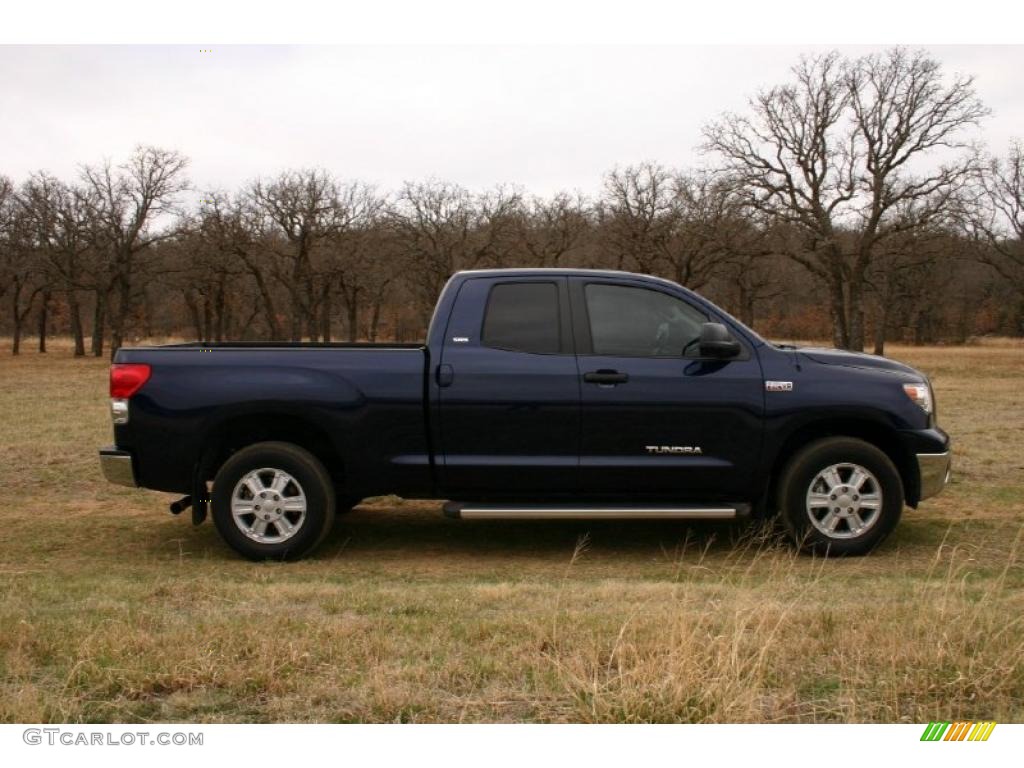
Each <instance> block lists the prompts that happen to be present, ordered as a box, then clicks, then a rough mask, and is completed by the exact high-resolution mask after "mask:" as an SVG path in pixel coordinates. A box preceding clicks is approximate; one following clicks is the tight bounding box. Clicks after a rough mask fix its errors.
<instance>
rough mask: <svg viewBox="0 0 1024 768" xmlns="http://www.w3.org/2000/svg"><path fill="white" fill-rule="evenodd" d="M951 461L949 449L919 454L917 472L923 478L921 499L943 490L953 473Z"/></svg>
mask: <svg viewBox="0 0 1024 768" xmlns="http://www.w3.org/2000/svg"><path fill="white" fill-rule="evenodd" d="M951 463H952V461H951V457H950V452H949V451H946V452H945V453H919V454H917V472H918V476H919V477H920V478H921V495H920V500H922V501H923V500H924V499H927V498H931V497H932V496H935V495H936V494H938V493H941V492H942V489H943V488H945V487H946V485H947V484H948V483H949V478H950V476H951V475H952V469H951Z"/></svg>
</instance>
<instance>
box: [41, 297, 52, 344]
mask: <svg viewBox="0 0 1024 768" xmlns="http://www.w3.org/2000/svg"><path fill="white" fill-rule="evenodd" d="M49 310H50V291H49V290H45V291H43V301H42V303H41V304H40V305H39V351H40V353H43V354H45V353H46V322H47V320H48V319H49V317H48V315H49Z"/></svg>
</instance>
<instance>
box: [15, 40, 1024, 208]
mask: <svg viewBox="0 0 1024 768" xmlns="http://www.w3.org/2000/svg"><path fill="white" fill-rule="evenodd" d="M812 50H814V49H813V48H812V47H810V46H801V47H794V46H774V47H756V48H755V47H746V46H732V47H692V46H690V47H656V46H649V47H420V48H413V47H285V46H227V47H214V48H213V50H212V52H211V53H205V52H200V49H199V48H198V47H195V46H193V47H185V46H117V47H45V46H0V105H2V111H3V120H2V121H0V147H2V154H0V173H3V174H6V175H8V176H11V177H13V178H15V179H18V180H20V179H21V178H23V177H24V176H25V175H26V174H27V173H29V172H30V171H32V170H37V169H46V170H49V171H51V172H53V173H55V174H57V175H59V176H62V177H65V178H70V177H72V176H73V175H74V174H75V173H76V168H77V165H78V164H79V163H82V162H97V161H100V160H101V159H103V158H104V157H109V158H111V159H113V160H114V161H118V160H120V159H121V158H123V157H125V156H126V155H127V153H128V152H129V151H130V150H131V148H132V146H133V145H135V144H137V143H145V144H155V145H158V146H162V147H167V148H174V149H178V150H180V151H182V152H184V153H185V154H186V155H188V157H189V158H190V159H191V168H190V176H191V178H192V180H193V181H194V183H195V184H196V185H197V186H198V187H201V188H207V187H211V186H219V187H224V188H228V189H232V188H235V187H237V186H238V185H240V184H242V183H243V182H245V181H246V180H248V179H250V178H253V177H254V176H256V175H268V174H272V173H275V172H277V171H280V170H282V169H284V168H288V167H309V166H319V167H323V168H326V169H328V170H330V171H332V172H333V173H334V174H336V175H337V176H339V177H343V178H358V179H361V180H364V181H367V182H370V183H375V184H378V185H379V186H381V187H383V188H387V189H391V188H394V187H396V186H398V185H399V184H400V183H401V182H402V181H403V180H406V179H423V178H426V177H429V176H435V177H440V178H444V179H448V180H452V181H456V182H460V183H462V184H465V185H467V186H469V187H472V188H480V187H486V186H490V185H493V184H496V183H514V184H519V185H522V186H524V187H525V188H526V189H528V190H530V191H534V192H538V193H550V192H552V191H554V190H557V189H580V190H582V191H584V192H594V191H596V190H597V188H598V186H599V184H600V178H601V175H602V173H603V172H604V171H606V170H608V169H609V168H611V167H613V166H615V165H625V164H629V163H633V162H637V161H640V160H645V159H652V160H658V161H660V162H663V163H666V164H671V165H681V166H685V165H693V164H697V163H699V162H700V157H699V154H698V152H697V149H696V147H697V144H698V143H699V141H700V128H701V125H702V124H703V123H704V122H705V121H707V120H708V119H710V118H713V117H714V116H716V115H717V114H719V113H720V112H722V111H723V110H741V109H743V107H744V103H745V99H746V97H747V96H748V95H750V94H751V93H753V92H754V91H755V90H756V89H757V88H759V87H761V86H770V85H773V84H775V83H778V82H783V81H785V80H786V78H787V69H788V68H789V66H791V65H792V64H793V62H794V61H795V60H796V59H797V58H798V56H799V55H800V53H802V52H810V51H812ZM842 50H844V51H846V52H849V53H851V54H857V53H861V52H863V51H866V50H870V49H867V48H843V49H842ZM929 50H930V51H931V52H932V53H933V54H934V55H935V56H936V57H938V58H939V59H940V60H941V61H942V62H943V63H944V65H945V67H946V70H947V72H948V73H953V72H964V73H970V74H973V75H975V76H976V77H977V89H978V92H979V94H980V95H981V97H982V99H983V100H984V101H985V102H986V103H987V104H988V106H990V107H991V108H992V110H993V115H992V117H991V118H989V119H988V121H987V123H986V125H985V128H984V131H983V132H982V134H981V138H983V139H984V140H985V141H986V142H987V143H988V145H989V146H990V147H991V148H993V149H995V150H998V151H1000V152H1003V151H1005V148H1006V145H1007V144H1008V142H1009V140H1010V138H1011V137H1013V136H1018V137H1022V138H1024V88H1022V87H1021V84H1020V83H1021V81H1020V78H1021V73H1022V72H1024V46H1013V47H999V46H976V47H968V46H962V47H953V46H933V47H930V48H929Z"/></svg>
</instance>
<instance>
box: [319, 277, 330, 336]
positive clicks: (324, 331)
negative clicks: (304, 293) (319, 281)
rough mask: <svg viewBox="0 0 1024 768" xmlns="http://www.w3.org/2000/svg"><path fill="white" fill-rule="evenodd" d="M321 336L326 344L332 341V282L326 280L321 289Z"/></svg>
mask: <svg viewBox="0 0 1024 768" xmlns="http://www.w3.org/2000/svg"><path fill="white" fill-rule="evenodd" d="M320 336H321V338H323V340H324V343H325V344H327V343H329V342H330V341H331V284H330V282H329V281H326V280H325V281H324V287H323V288H322V289H321V290H320Z"/></svg>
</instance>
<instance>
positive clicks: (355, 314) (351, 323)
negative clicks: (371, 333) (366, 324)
mask: <svg viewBox="0 0 1024 768" xmlns="http://www.w3.org/2000/svg"><path fill="white" fill-rule="evenodd" d="M346 304H347V306H346V307H345V309H346V310H347V314H348V318H347V322H348V340H349V341H355V340H356V339H358V338H359V292H358V291H353V292H352V295H351V296H349V300H348V301H347V302H346Z"/></svg>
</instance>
